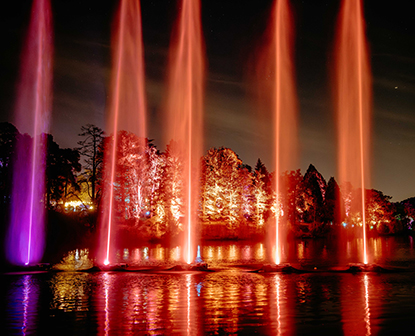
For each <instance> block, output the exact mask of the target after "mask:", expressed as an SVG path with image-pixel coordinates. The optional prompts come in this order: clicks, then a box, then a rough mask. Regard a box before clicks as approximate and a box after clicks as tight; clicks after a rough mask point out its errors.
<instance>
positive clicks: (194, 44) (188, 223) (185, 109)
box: [165, 0, 205, 263]
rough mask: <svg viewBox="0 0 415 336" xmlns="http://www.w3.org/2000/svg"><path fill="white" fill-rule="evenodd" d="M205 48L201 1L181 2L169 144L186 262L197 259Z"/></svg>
mask: <svg viewBox="0 0 415 336" xmlns="http://www.w3.org/2000/svg"><path fill="white" fill-rule="evenodd" d="M203 55H204V47H203V39H202V26H201V17H200V2H199V0H182V1H181V6H180V14H179V18H178V23H177V25H176V27H175V30H174V34H173V41H172V43H171V51H170V64H169V92H168V101H167V109H166V110H167V123H166V125H167V126H168V128H167V129H166V132H165V133H166V136H167V140H168V141H169V140H170V139H173V140H175V141H176V142H177V144H178V147H179V152H180V153H181V156H182V157H181V159H182V160H183V169H182V172H181V176H182V181H181V183H182V191H183V198H182V203H183V204H182V205H183V209H184V213H183V218H184V228H183V231H184V232H185V241H184V253H185V256H184V259H185V261H186V262H187V263H191V262H192V261H194V259H195V249H194V246H195V245H194V244H195V239H196V237H195V224H196V223H197V221H198V216H197V209H198V198H199V179H200V178H199V175H200V158H201V157H202V139H203V122H202V118H203V111H202V106H203V89H204V88H203V86H204V85H203V83H204V71H205V70H204V69H205V67H204V57H203Z"/></svg>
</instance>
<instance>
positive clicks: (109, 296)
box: [0, 239, 415, 335]
mask: <svg viewBox="0 0 415 336" xmlns="http://www.w3.org/2000/svg"><path fill="white" fill-rule="evenodd" d="M384 240H385V239H384ZM368 245H369V246H372V247H373V250H375V246H378V247H377V248H378V251H379V250H381V251H382V253H383V254H384V255H383V258H384V260H386V259H387V258H390V262H391V263H393V262H397V261H398V262H400V261H402V262H403V261H405V262H406V263H412V265H413V260H414V251H413V248H412V247H411V246H410V242H409V240H407V241H406V245H405V242H404V241H403V240H400V239H391V240H389V241H388V242H387V244H386V242H383V241H382V240H380V242H379V241H377V240H372V243H371V241H370V240H369V244H368ZM351 246H352V245H351ZM160 248H162V249H163V251H164V252H157V246H150V245H149V246H147V247H143V248H138V247H137V248H134V249H129V250H128V255H129V258H130V260H131V259H135V258H136V257H137V256H139V257H140V260H144V257H145V255H147V256H148V258H149V260H150V259H151V258H154V260H155V259H156V258H158V255H159V254H158V253H163V258H169V256H171V255H173V254H174V253H176V252H175V251H177V249H176V247H171V248H170V247H163V246H160ZM325 248H326V249H327V256H324V255H322V256H321V259H319V260H317V261H316V262H318V263H324V262H326V261H325V260H326V258H327V260H328V259H330V255H334V252H333V250H331V249H333V248H334V249H336V248H337V247H333V246H330V245H329V243H327V242H324V241H321V242H319V243H312V242H311V241H308V242H307V243H305V242H301V243H299V244H296V245H294V247H293V248H292V251H291V252H290V253H292V255H297V254H299V252H300V251H303V252H302V253H303V261H304V262H305V263H306V262H313V260H312V256H314V255H317V253H318V251H320V252H322V251H324V249H325ZM266 249H267V247H266V245H265V244H252V245H249V244H247V243H246V242H240V243H237V242H233V243H231V244H224V245H223V246H219V245H215V244H210V245H205V246H203V245H202V246H201V247H200V257H201V258H204V260H209V258H210V259H211V260H212V259H214V258H219V257H221V258H222V259H220V260H222V261H224V262H225V263H229V264H230V265H231V266H232V265H233V263H241V264H243V263H245V262H252V260H260V258H261V256H263V257H264V258H265V256H266V255H267V252H266ZM120 252H121V253H120V256H121V257H123V256H124V255H127V254H124V250H120ZM373 255H374V259H376V258H379V256H376V254H375V253H374V254H373ZM159 256H160V255H159ZM235 258H236V259H235ZM405 258H406V259H405ZM224 268H225V267H224ZM218 269H220V270H221V271H220V272H212V273H185V272H170V273H158V274H156V273H148V274H146V273H134V272H131V273H129V272H120V273H118V272H98V273H82V272H61V273H44V274H29V275H27V274H26V275H7V276H3V279H4V280H6V283H5V285H4V286H3V287H4V290H5V297H6V300H7V306H5V307H4V313H3V314H0V318H2V319H3V320H4V322H2V324H1V325H2V326H4V329H5V330H6V331H7V334H18V335H22V334H23V335H25V334H30V333H37V334H46V333H47V331H48V330H53V331H54V332H55V333H56V334H60V333H63V334H76V335H94V334H99V335H116V334H118V335H119V334H123V335H140V334H141V335H160V334H176V335H198V334H212V335H214V334H219V335H220V334H246V335H249V334H254V333H256V334H261V335H298V334H301V335H303V334H305V335H307V334H308V335H313V334H328V335H332V334H333V335H337V334H345V335H376V334H379V333H380V332H384V333H388V332H390V331H392V330H393V331H395V330H399V331H400V334H403V333H404V332H407V331H408V330H412V331H414V330H413V329H415V328H413V327H412V329H411V327H408V326H409V325H412V326H413V323H412V318H413V311H414V310H415V302H414V300H413V298H414V297H415V286H414V285H413V274H414V273H413V272H404V273H391V274H374V273H368V274H366V273H361V274H355V275H353V274H342V273H339V274H335V273H315V274H282V273H268V274H267V273H250V272H246V271H244V269H240V268H236V267H230V268H227V269H221V268H218ZM409 323H412V324H409Z"/></svg>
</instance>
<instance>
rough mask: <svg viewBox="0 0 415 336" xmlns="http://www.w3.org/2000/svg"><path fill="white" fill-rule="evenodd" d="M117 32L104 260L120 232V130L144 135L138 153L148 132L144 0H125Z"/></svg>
mask: <svg viewBox="0 0 415 336" xmlns="http://www.w3.org/2000/svg"><path fill="white" fill-rule="evenodd" d="M115 27H116V29H115V33H114V35H113V66H112V81H111V102H110V111H109V117H108V126H109V127H108V129H110V130H111V131H112V137H111V143H110V144H109V146H108V147H107V153H106V157H105V159H104V160H105V180H106V184H105V189H104V193H105V195H104V199H105V201H104V204H105V206H104V209H105V210H104V215H103V218H102V225H101V228H102V237H101V242H103V243H104V242H105V243H104V244H105V245H103V246H101V248H100V251H101V256H100V259H101V260H102V261H101V262H100V264H102V263H104V264H105V265H109V264H110V263H111V258H112V253H113V248H112V245H113V244H114V240H115V239H116V238H115V237H114V235H115V234H116V230H115V225H116V220H115V219H116V213H115V212H116V209H115V208H116V207H115V184H116V175H117V154H118V150H119V131H120V130H125V131H130V132H132V133H134V134H136V135H137V136H138V137H139V138H140V139H141V144H139V146H138V148H137V150H138V152H137V153H136V154H137V155H142V154H143V153H142V151H143V149H144V141H145V140H144V139H145V136H146V98H145V89H144V60H143V43H142V32H141V9H140V2H139V1H133V0H121V1H120V6H119V10H118V15H117V17H116V20H115Z"/></svg>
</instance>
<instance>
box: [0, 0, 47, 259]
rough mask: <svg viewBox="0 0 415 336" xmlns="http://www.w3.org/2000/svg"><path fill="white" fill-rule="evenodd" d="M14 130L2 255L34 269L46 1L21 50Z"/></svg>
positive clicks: (39, 237)
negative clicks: (17, 134) (16, 135)
mask: <svg viewBox="0 0 415 336" xmlns="http://www.w3.org/2000/svg"><path fill="white" fill-rule="evenodd" d="M22 54H23V57H22V65H21V69H20V82H19V86H18V97H17V103H16V114H15V124H16V126H17V127H18V128H19V129H20V130H23V131H24V132H27V133H29V134H31V135H32V137H33V138H32V139H31V138H30V137H29V136H27V135H24V136H22V137H21V138H20V139H19V140H18V143H17V149H16V155H15V158H14V174H13V190H12V200H11V201H12V211H11V221H10V228H9V231H8V235H7V243H6V244H7V248H6V254H7V258H8V260H9V262H10V263H11V264H14V265H20V266H23V265H26V266H28V265H30V264H35V263H38V262H39V261H40V260H41V258H42V256H43V251H44V241H45V232H44V230H45V229H44V225H45V224H44V222H45V218H44V213H45V202H44V194H45V155H46V147H45V145H46V144H45V139H46V137H44V136H43V134H44V133H47V132H48V126H49V117H50V107H51V80H52V68H53V67H52V30H51V8H50V3H49V1H48V0H34V1H33V5H32V12H31V18H30V25H29V31H28V34H27V38H26V41H25V46H24V49H23V53H22Z"/></svg>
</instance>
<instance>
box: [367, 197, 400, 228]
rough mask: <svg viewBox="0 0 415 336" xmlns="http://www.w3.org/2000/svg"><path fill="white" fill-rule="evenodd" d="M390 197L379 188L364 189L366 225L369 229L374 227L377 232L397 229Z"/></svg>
mask: <svg viewBox="0 0 415 336" xmlns="http://www.w3.org/2000/svg"><path fill="white" fill-rule="evenodd" d="M391 198H392V197H391V196H387V195H384V194H383V193H382V192H381V191H379V190H375V189H371V190H366V225H367V226H368V228H369V230H372V229H376V230H377V232H379V233H396V232H398V231H399V228H398V227H397V221H396V219H395V217H394V212H395V208H394V206H393V204H392V203H391V202H390V200H391Z"/></svg>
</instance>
